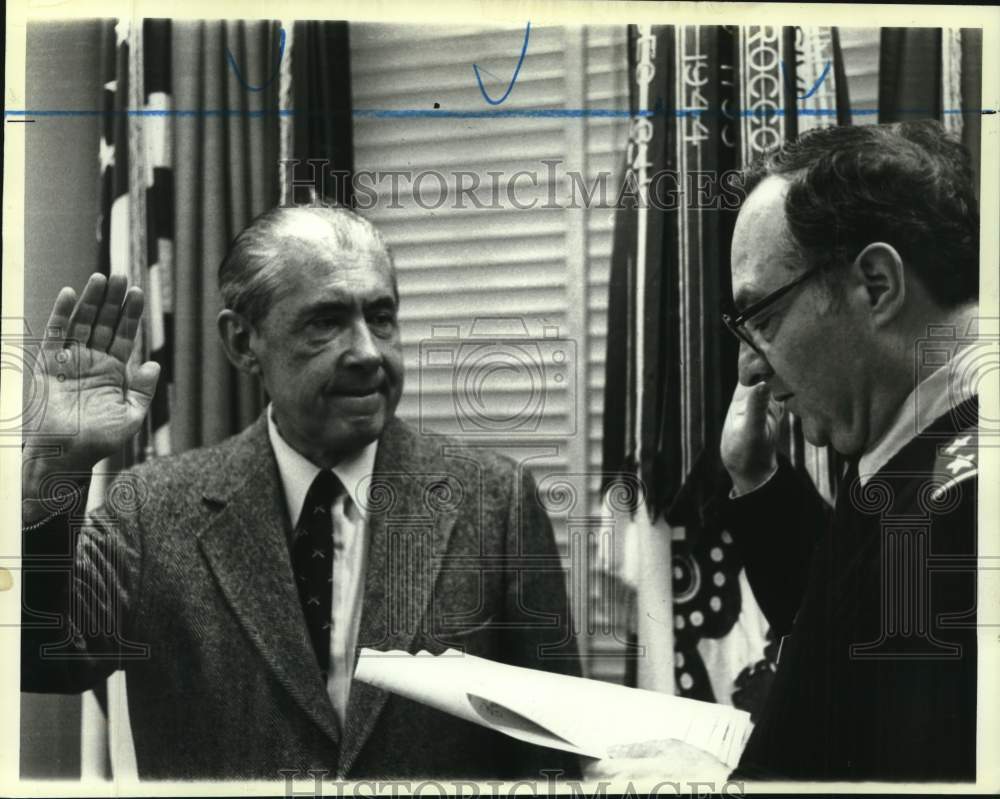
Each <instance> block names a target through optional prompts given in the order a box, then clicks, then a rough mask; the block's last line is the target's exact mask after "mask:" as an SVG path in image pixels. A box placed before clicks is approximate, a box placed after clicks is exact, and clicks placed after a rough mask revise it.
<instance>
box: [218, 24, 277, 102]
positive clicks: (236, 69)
mask: <svg viewBox="0 0 1000 799" xmlns="http://www.w3.org/2000/svg"><path fill="white" fill-rule="evenodd" d="M279 34H280V37H281V39H280V41H279V43H278V63H277V64H275V65H274V72H272V73H271V77H270V78H268V79H267V80H266V81H265V82H264V83H263V84H262V85H260V86H251V85H250V84H249V83H247V82H246V81H245V80H244V79H243V75H242V73H241V72H240V68H239V67H238V66H237V65H236V59H235V58H234V57H233V54H232V53H231V52H229V48H228V47H227V48H226V58H227V59H229V66H231V67H232V68H233V72H234V73H235V74H236V80H238V81H239V82H240V83H241V84H242V85H243V88H244V89H246V90H247V91H250V92H262V91H264V89H266V88H267V87H268V86H270V85H271V84H272V83H273V82H274V79H275V78H276V77H278V71H279V70H280V69H281V59H283V58H284V57H285V29H284V28H280V29H279Z"/></svg>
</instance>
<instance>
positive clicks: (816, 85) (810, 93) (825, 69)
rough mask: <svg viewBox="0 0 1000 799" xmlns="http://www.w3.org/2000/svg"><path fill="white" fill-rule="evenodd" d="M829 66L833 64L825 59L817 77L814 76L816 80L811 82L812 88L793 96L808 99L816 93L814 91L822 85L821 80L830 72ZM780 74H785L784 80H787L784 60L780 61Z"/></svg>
mask: <svg viewBox="0 0 1000 799" xmlns="http://www.w3.org/2000/svg"><path fill="white" fill-rule="evenodd" d="M831 66H833V62H832V61H827V62H826V66H825V67H823V71H822V72H821V73H820V75H819V77H818V78H816V82H815V83H814V84H813V86H812V88H811V89H810V90H809V91H807V92H806V93H805V94H796V95H795V96H796V97H797V98H798V99H799V100H808V99H809V98H810V97H812V96H813V95H814V94H816V92H817V91H819V87H820V86H822V85H823V81H825V80H826V76H827V75H828V74H830V67H831ZM781 74H782V75H784V76H785V80H786V81H787V80H788V78H789V76H788V71H787V70H786V69H785V62H784V61H782V62H781Z"/></svg>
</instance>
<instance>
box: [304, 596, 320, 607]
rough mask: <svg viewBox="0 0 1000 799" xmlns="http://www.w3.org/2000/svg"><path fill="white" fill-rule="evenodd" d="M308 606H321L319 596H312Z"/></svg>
mask: <svg viewBox="0 0 1000 799" xmlns="http://www.w3.org/2000/svg"><path fill="white" fill-rule="evenodd" d="M306 604H307V605H318V604H319V597H318V596H311V597H309V601H308V602H307V603H306Z"/></svg>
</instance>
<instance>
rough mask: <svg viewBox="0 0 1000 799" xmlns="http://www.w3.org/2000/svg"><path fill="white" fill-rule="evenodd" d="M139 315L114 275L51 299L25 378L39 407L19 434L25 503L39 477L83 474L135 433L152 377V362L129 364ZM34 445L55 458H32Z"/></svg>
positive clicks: (139, 304) (137, 299) (138, 304)
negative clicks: (49, 449)
mask: <svg viewBox="0 0 1000 799" xmlns="http://www.w3.org/2000/svg"><path fill="white" fill-rule="evenodd" d="M142 308H143V295H142V291H141V290H140V289H138V288H136V287H133V288H131V289H130V288H128V281H127V280H126V279H125V278H124V277H123V276H120V275H113V276H111V277H110V278H105V277H104V276H103V275H98V274H95V275H91V277H90V280H88V281H87V285H86V286H85V287H84V289H83V292H82V293H81V294H80V296H79V298H78V297H77V294H76V292H75V291H73V289H71V288H64V289H63V290H62V291H60V292H59V295H58V297H56V301H55V303H54V304H53V306H52V313H51V315H50V316H49V321H48V324H47V325H46V332H45V338H44V339H43V341H42V346H41V350H40V352H39V355H38V358H37V360H36V361H35V364H34V367H33V370H32V375H31V380H32V381H33V382H32V386H31V387H32V390H33V392H34V394H35V395H36V396H39V397H42V398H43V404H42V409H41V416H40V418H39V419H38V420H37V423H36V424H35V425H34V426H33V427H34V429H33V430H32V431H31V433H30V434H29V433H26V434H25V444H26V449H25V460H26V462H27V468H26V469H25V475H24V479H25V482H24V485H23V492H22V493H23V496H24V497H25V498H26V499H33V498H36V497H37V491H38V489H39V487H40V485H41V483H42V481H43V480H44V478H45V476H46V475H48V474H52V473H54V472H56V471H73V472H85V471H89V470H90V469H91V468H92V467H93V466H94V464H96V463H97V462H98V461H100V460H101V459H102V458H104V457H106V456H108V455H110V454H112V453H113V452H115V451H117V450H118V449H120V448H121V447H122V446H123V445H124V444H125V443H126V442H127V441H128V440H129V439H130V438H131V437H132V436H133V435H135V433H136V432H137V431H138V430H139V428H140V426H141V425H142V422H143V419H145V417H146V411H147V410H148V408H149V405H150V403H151V402H152V400H153V394H154V393H155V391H156V383H157V379H158V377H159V374H160V367H159V365H158V364H156V363H155V362H152V361H148V362H146V363H144V364H141V365H140V364H139V363H138V361H137V359H136V358H135V357H134V356H135V353H134V352H133V349H134V346H135V337H136V333H137V331H138V329H139V320H140V318H141V317H142ZM36 444H38V445H52V444H57V445H58V446H59V448H60V451H59V455H58V456H56V457H34V456H35V455H36V454H37V453H35V452H34V451H33V450H32V447H33V446H35V445H36Z"/></svg>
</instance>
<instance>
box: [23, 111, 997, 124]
mask: <svg viewBox="0 0 1000 799" xmlns="http://www.w3.org/2000/svg"><path fill="white" fill-rule="evenodd" d="M328 113H339V112H334V111H330V112H325V111H308V110H303V111H297V110H295V109H294V108H260V109H242V108H171V109H166V108H126V109H121V110H107V111H105V110H96V109H66V108H56V109H41V108H19V109H18V108H14V109H6V110H5V111H4V116H5V117H7V118H8V119H7V120H6V121H8V122H26V121H28V120H26V119H21V117H29V116H30V117H105V116H116V115H124V116H129V117H270V116H282V117H284V116H298V117H302V118H307V117H310V116H324V115H326V114H328ZM351 113H352V115H353V116H355V117H361V118H377V119H383V118H398V117H412V118H424V119H492V118H497V119H509V118H529V119H530V118H560V119H561V118H567V117H588V118H612V119H629V118H631V117H642V118H654V117H665V116H672V117H684V118H696V119H697V118H700V117H711V116H712V115H719V116H725V117H727V118H732V119H736V118H738V117H763V118H771V117H782V116H785V114H786V111H785V109H784V108H762V109H747V110H744V111H736V112H734V111H725V112H723V111H721V110H719V109H711V108H678V109H676V110H674V111H671V112H667V111H666V110H664V109H651V110H644V111H636V112H634V113H633V112H632V111H629V110H623V109H615V108H523V109H514V108H509V109H502V110H501V109H497V110H490V109H483V110H478V111H448V110H444V109H439V110H432V109H428V108H397V109H394V108H357V109H354V110H353V111H352V112H351ZM790 113H793V114H798V115H800V116H804V117H832V116H836V115H837V109H835V108H798V109H794V110H792V111H791V112H790ZM878 113H879V109H878V108H852V109H851V114H852V115H855V116H874V115H876V114H878ZM893 113H895V114H922V115H925V116H935V115H936V114H937V113H942V114H963V115H982V116H987V115H991V114H997V113H1000V111H998V109H996V108H945V109H943V110H941V111H939V110H938V109H930V108H910V109H893Z"/></svg>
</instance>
